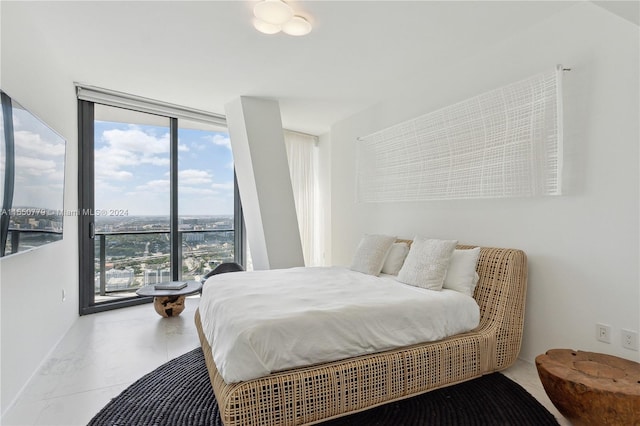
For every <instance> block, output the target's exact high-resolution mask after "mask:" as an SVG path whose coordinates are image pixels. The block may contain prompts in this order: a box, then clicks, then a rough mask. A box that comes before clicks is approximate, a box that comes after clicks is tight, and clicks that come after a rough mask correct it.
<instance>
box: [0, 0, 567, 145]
mask: <svg viewBox="0 0 640 426" xmlns="http://www.w3.org/2000/svg"><path fill="white" fill-rule="evenodd" d="M289 3H290V4H292V6H293V7H294V9H296V10H299V11H302V12H304V14H305V15H306V16H308V17H309V19H310V20H311V21H312V22H313V25H314V29H313V31H312V32H311V34H309V35H307V36H305V37H292V36H287V35H284V34H277V35H271V36H268V35H264V34H261V33H258V32H257V31H256V30H254V28H253V27H252V25H251V17H252V7H253V5H254V4H255V1H206V2H205V1H195V2H186V1H141V2H116V1H106V2H96V1H90V2H89V1H87V2H77V1H72V2H37V3H35V2H20V3H19V4H18V3H14V4H12V5H11V6H10V7H7V5H6V4H5V5H3V13H5V16H6V12H7V11H8V12H9V13H10V12H11V11H12V8H14V7H15V8H20V10H21V11H22V12H21V13H24V11H28V17H29V18H28V19H30V20H33V24H34V27H36V28H38V30H39V31H41V32H42V35H43V38H44V39H45V40H46V42H47V43H48V44H49V48H50V49H51V51H52V52H53V53H54V54H55V55H56V57H57V58H59V60H60V64H63V66H65V67H67V68H68V69H69V70H70V71H69V72H70V74H71V75H72V78H73V79H74V81H77V82H81V83H85V84H89V85H93V86H98V87H104V88H108V89H113V90H118V91H122V92H127V93H131V94H135V95H139V96H144V97H148V98H153V99H158V100H162V101H166V102H170V103H175V104H179V105H185V106H190V107H193V108H197V109H202V110H206V111H211V112H215V113H220V114H224V105H225V104H226V103H227V102H229V101H230V100H232V99H234V98H236V97H238V96H256V97H264V98H269V99H275V100H278V101H279V103H280V106H281V112H282V119H283V125H284V127H286V128H289V129H292V130H298V131H303V132H307V133H312V134H322V133H325V132H327V131H328V130H329V128H330V126H331V125H332V124H333V123H335V122H336V121H339V120H341V119H343V118H346V117H348V116H350V115H352V114H354V113H356V112H358V111H361V110H362V109H365V108H367V107H368V106H371V105H374V104H376V103H378V102H380V101H381V100H383V99H386V98H389V97H392V96H393V95H394V94H396V93H407V92H408V91H410V90H411V88H412V87H414V86H415V85H416V84H422V83H421V82H422V81H423V79H424V76H425V75H428V74H429V71H430V70H433V69H434V68H441V67H443V66H445V65H446V66H452V65H455V64H456V63H458V62H463V61H464V60H465V59H468V58H469V57H470V56H472V55H474V54H477V52H478V51H482V50H483V49H486V48H488V47H489V46H491V45H493V44H495V43H499V42H501V41H504V40H505V39H508V38H510V37H511V36H513V35H514V34H515V33H517V32H520V31H523V30H524V29H526V28H527V27H530V26H532V25H535V24H537V23H538V22H540V21H542V20H544V19H547V18H548V17H550V16H551V15H553V14H555V13H558V12H559V11H561V10H563V9H565V8H568V7H571V6H573V5H574V4H575V3H574V2H566V1H540V2H538V1H513V2H488V1H471V2H465V1H442V2H438V1H408V2H404V1H304V2H303V1H290V2H289ZM434 84H437V82H434Z"/></svg>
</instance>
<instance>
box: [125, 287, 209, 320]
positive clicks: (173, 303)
mask: <svg viewBox="0 0 640 426" xmlns="http://www.w3.org/2000/svg"><path fill="white" fill-rule="evenodd" d="M185 282H186V283H187V286H186V287H184V288H181V289H179V290H156V287H155V285H154V284H150V285H146V286H144V287H142V288H139V289H138V291H136V294H137V295H138V296H153V307H154V308H155V310H156V312H157V313H158V314H159V315H160V316H162V317H164V318H169V317H175V316H178V315H180V313H182V311H184V299H185V296H187V295H189V294H194V293H197V292H199V291H200V290H202V283H199V282H197V281H185Z"/></svg>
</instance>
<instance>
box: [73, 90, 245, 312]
mask: <svg viewBox="0 0 640 426" xmlns="http://www.w3.org/2000/svg"><path fill="white" fill-rule="evenodd" d="M125 101H126V99H124V100H123V99H120V103H118V104H116V103H115V102H101V101H99V99H86V98H83V97H81V96H80V95H79V96H78V138H79V140H78V208H79V212H82V213H83V214H79V215H78V247H79V314H80V315H87V314H92V313H97V312H103V311H107V310H112V309H119V308H124V307H128V306H135V305H140V304H143V303H149V302H151V301H153V298H152V297H128V298H122V299H115V300H113V301H105V302H98V303H96V302H95V289H94V287H95V216H94V215H93V214H84V213H85V212H91V213H93V211H94V206H95V170H94V166H95V155H94V152H95V126H94V123H95V104H102V105H107V106H112V107H117V108H123V109H128V110H131V111H135V112H144V113H150V114H155V115H158V116H161V117H166V118H168V119H169V120H170V121H169V122H170V127H169V129H170V130H169V131H170V195H169V203H170V216H169V222H170V247H171V253H170V263H171V277H172V280H179V279H180V277H181V272H182V260H183V259H182V253H181V248H182V244H181V236H180V233H179V227H178V223H179V212H178V129H179V120H180V117H179V116H182V118H185V119H190V118H191V117H188V116H187V115H184V114H175V115H177V116H169V115H167V114H165V111H162V113H157V112H150V111H149V110H148V109H145V108H136V107H130V108H127V107H125V106H123V104H122V103H123V102H125ZM184 110H186V109H184V108H183V109H182V110H181V111H184ZM168 111H170V109H169V110H168ZM200 121H205V120H200ZM211 121H214V122H213V123H211V124H215V125H221V124H222V123H221V121H220V120H219V119H218V120H211ZM233 232H234V261H235V262H237V263H239V264H241V265H243V266H244V264H245V257H246V256H245V246H246V245H245V238H244V236H245V230H244V220H243V216H242V204H241V201H240V196H239V191H238V184H237V180H236V178H235V173H234V229H233Z"/></svg>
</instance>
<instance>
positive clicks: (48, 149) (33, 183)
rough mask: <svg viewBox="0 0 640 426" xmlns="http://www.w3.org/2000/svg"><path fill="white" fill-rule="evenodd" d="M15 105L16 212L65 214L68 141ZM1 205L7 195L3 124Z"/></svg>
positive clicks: (14, 196) (0, 159) (0, 169)
mask: <svg viewBox="0 0 640 426" xmlns="http://www.w3.org/2000/svg"><path fill="white" fill-rule="evenodd" d="M12 104H13V132H14V149H15V183H14V190H13V203H12V207H13V208H20V207H37V208H41V209H47V210H56V211H57V210H62V208H63V188H64V157H65V140H64V139H63V138H62V137H61V136H59V135H58V134H57V133H55V132H54V131H53V130H51V129H50V128H49V127H47V126H46V125H45V124H44V123H42V122H41V121H40V120H39V119H37V118H36V117H35V116H33V115H32V114H31V113H29V112H28V111H26V110H25V109H24V108H22V107H21V106H20V105H19V104H17V103H16V102H12ZM0 121H1V120H0ZM0 134H1V135H2V141H3V144H2V148H1V149H0V152H1V155H0V174H1V175H2V178H0V182H2V185H0V202H1V200H2V197H3V196H4V194H2V192H3V191H4V179H3V178H4V170H5V147H4V129H3V127H2V123H0Z"/></svg>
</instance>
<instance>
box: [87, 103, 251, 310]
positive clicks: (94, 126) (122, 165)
mask: <svg viewBox="0 0 640 426" xmlns="http://www.w3.org/2000/svg"><path fill="white" fill-rule="evenodd" d="M79 109H80V135H81V152H80V164H81V167H80V181H81V189H82V190H81V196H80V203H79V204H80V206H81V210H82V212H83V215H82V216H81V218H80V221H79V222H80V224H79V226H80V243H81V253H80V257H81V260H80V281H81V283H80V286H81V290H80V305H81V306H80V312H81V314H84V313H91V312H97V311H101V310H105V309H111V308H114V307H121V306H128V305H130V304H137V303H141V302H144V301H146V300H144V299H140V298H138V297H136V295H135V291H136V290H137V289H139V288H140V287H142V286H145V285H152V284H156V283H159V282H166V281H174V280H200V279H201V277H202V276H203V275H204V274H206V273H207V272H209V271H210V270H212V269H213V268H215V267H216V266H217V265H218V264H220V263H223V262H229V261H237V262H240V263H242V260H243V256H242V232H241V228H242V217H241V208H240V205H239V200H238V197H237V190H236V185H235V180H234V169H233V156H232V153H231V145H230V141H229V136H228V134H227V132H226V128H224V127H223V126H220V125H214V124H209V123H203V122H202V121H194V120H188V119H182V118H176V117H170V116H164V115H158V114H149V113H146V112H140V111H134V110H131V109H124V108H120V107H114V106H108V105H104V104H100V103H97V102H92V101H86V100H80V101H79Z"/></svg>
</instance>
